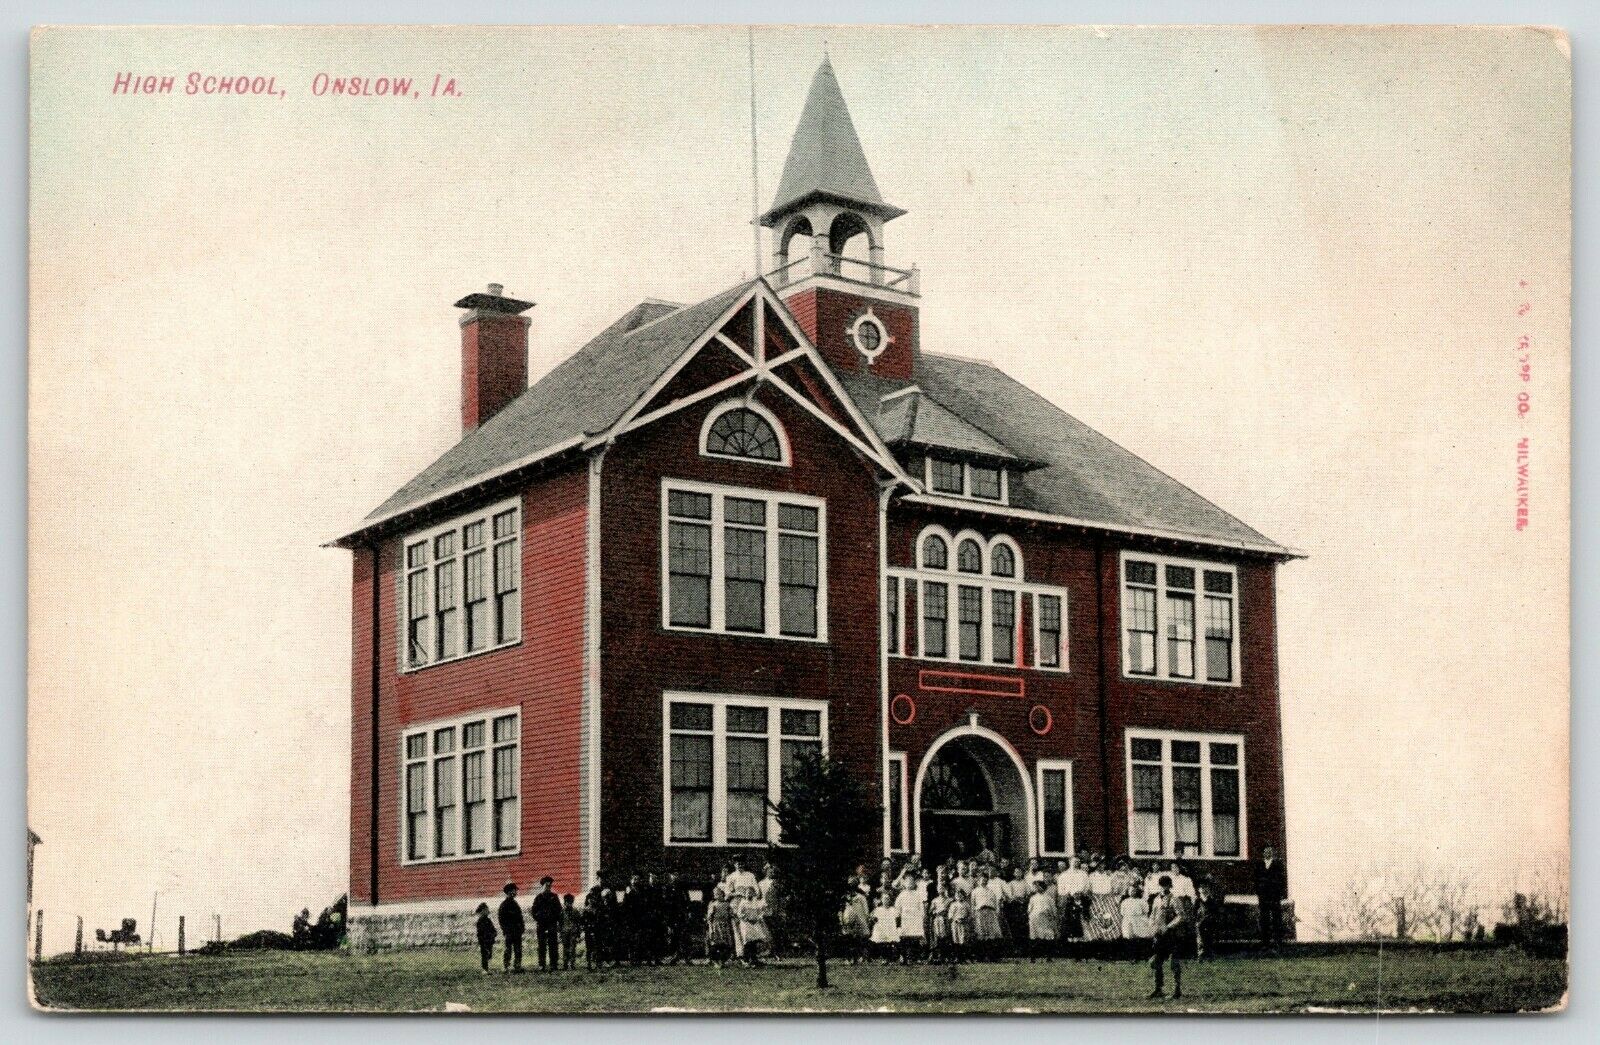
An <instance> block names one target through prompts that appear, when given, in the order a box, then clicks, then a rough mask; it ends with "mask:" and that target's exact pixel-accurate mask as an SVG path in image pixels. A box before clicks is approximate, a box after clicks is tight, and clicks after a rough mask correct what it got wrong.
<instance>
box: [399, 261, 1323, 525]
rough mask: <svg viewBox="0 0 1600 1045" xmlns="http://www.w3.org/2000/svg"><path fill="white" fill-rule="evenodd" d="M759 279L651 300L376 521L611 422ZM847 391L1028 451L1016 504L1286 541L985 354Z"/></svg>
mask: <svg viewBox="0 0 1600 1045" xmlns="http://www.w3.org/2000/svg"><path fill="white" fill-rule="evenodd" d="M750 288H751V284H750V283H742V284H740V285H739V286H736V287H733V288H731V289H729V290H726V291H724V292H722V293H721V294H717V295H716V296H714V297H711V298H707V299H706V300H705V301H702V302H700V303H699V304H695V305H689V306H687V307H679V306H676V305H672V304H668V303H665V302H657V301H646V302H642V303H640V304H639V305H636V306H634V307H633V308H632V309H630V310H629V311H628V312H627V313H626V314H624V315H623V316H622V317H621V318H620V319H618V320H617V321H616V322H615V323H613V324H612V325H611V326H609V327H607V328H606V329H605V330H603V331H602V332H601V333H600V334H599V335H598V336H597V337H595V338H594V340H592V341H590V342H589V343H588V344H587V345H585V346H584V347H583V348H581V349H579V350H578V351H577V352H576V353H575V354H574V355H572V356H571V357H570V358H569V359H567V360H566V361H565V362H563V363H561V364H560V365H559V366H557V367H556V368H555V369H554V370H552V371H550V373H548V374H546V375H545V376H544V377H543V378H541V379H540V380H539V381H538V382H537V383H536V384H534V385H533V387H531V388H529V389H528V390H527V391H526V392H524V393H523V394H522V395H520V396H518V397H517V398H516V399H515V400H513V401H512V402H511V403H510V404H509V405H508V406H507V407H506V408H505V409H504V410H502V411H500V413H498V414H496V415H495V416H493V417H491V418H490V419H489V420H488V421H486V422H484V424H483V425H481V426H480V427H478V428H477V429H475V430H474V431H472V432H470V433H468V434H467V435H466V436H465V437H464V438H463V439H462V440H461V442H459V443H457V444H456V445H455V446H453V447H451V448H450V449H449V450H448V451H446V452H445V453H444V455H443V456H441V457H440V458H439V459H438V460H436V461H434V462H433V464H431V465H429V466H428V467H427V468H425V469H423V471H422V473H421V474H420V475H418V476H417V477H416V478H415V479H413V480H411V481H410V482H409V483H406V484H405V486H403V487H401V488H400V489H399V490H398V491H396V492H395V494H394V495H393V496H391V497H390V498H389V499H388V500H386V501H384V502H383V504H381V505H379V506H378V508H377V509H375V510H374V511H373V512H372V514H371V515H369V516H367V520H368V521H369V522H370V521H372V520H376V519H379V518H380V517H381V518H387V517H390V516H393V515H396V514H399V513H400V512H402V511H404V510H406V509H408V508H413V507H419V506H421V505H423V504H425V503H427V502H428V501H430V500H432V499H433V498H435V497H437V496H439V495H440V494H442V493H444V492H445V491H447V490H450V489H452V488H454V487H457V486H461V485H465V484H468V483H470V482H471V481H472V480H474V479H478V478H482V477H487V476H488V475H490V474H491V473H493V472H495V471H497V470H499V469H502V468H505V467H507V466H509V465H512V464H514V463H515V462H517V461H519V460H523V459H526V458H529V457H533V456H535V455H537V454H539V453H540V452H541V451H545V450H549V449H551V448H552V447H555V446H558V445H560V444H561V443H564V442H567V441H569V440H571V439H573V438H575V437H579V436H585V435H592V434H595V433H598V432H601V431H604V430H605V429H606V428H608V427H610V426H611V425H612V424H613V423H615V422H616V421H617V419H618V418H620V417H621V416H622V415H623V414H624V413H625V412H627V410H628V408H629V407H630V406H632V405H633V404H634V403H635V402H636V401H637V400H638V399H639V397H640V396H641V395H643V394H644V393H645V391H646V390H647V389H648V388H649V387H650V385H651V384H652V383H654V382H655V380H656V379H657V378H659V377H660V376H661V375H662V374H663V373H665V372H666V370H667V368H668V367H670V366H671V365H672V363H673V362H674V361H676V360H677V359H678V357H679V356H681V355H682V354H683V353H684V351H685V350H687V349H688V347H689V346H690V345H691V344H693V343H694V342H695V341H696V340H697V339H698V338H699V337H700V336H701V335H702V334H704V333H705V332H706V331H707V330H708V329H709V328H710V327H711V325H712V324H713V323H715V322H716V320H717V318H718V317H720V316H721V315H722V314H723V313H724V312H726V311H727V310H728V309H729V308H730V307H731V306H732V305H733V304H734V303H735V302H736V301H737V300H738V299H739V298H740V297H742V296H743V295H744V294H745V293H747V292H748V291H749V290H750ZM837 376H838V378H839V380H840V382H841V384H843V385H844V388H845V391H846V392H847V393H848V394H849V396H850V397H851V399H853V400H854V401H855V403H856V405H857V406H858V407H859V408H860V410H861V413H862V414H863V415H864V416H865V417H866V418H868V419H869V420H870V421H871V422H872V423H873V426H874V427H875V428H876V429H877V431H878V434H879V436H880V437H881V438H882V439H883V440H884V442H885V443H888V444H890V445H897V444H898V445H915V446H932V447H940V448H944V449H950V450H955V451H958V452H964V453H970V454H976V455H981V456H985V457H990V458H1004V459H1010V460H1013V461H1017V462H1019V463H1021V464H1024V465H1026V466H1028V468H1031V470H1027V471H1024V470H1021V469H1019V470H1018V472H1017V473H1016V474H1015V475H1014V476H1013V478H1012V480H1011V484H1010V488H1011V503H1012V505H1013V506H1015V507H1018V508H1025V509H1032V510H1035V511H1039V512H1044V513H1047V514H1050V515H1060V516H1066V517H1068V518H1072V519H1079V520H1082V521H1083V522H1085V523H1087V524H1090V525H1096V524H1098V525H1102V526H1108V527H1112V528H1117V529H1127V528H1133V529H1139V530H1157V531H1165V532H1170V533H1174V534H1185V535H1190V536H1193V537H1194V538H1195V539H1196V540H1199V541H1202V542H1207V543H1223V544H1239V545H1249V546H1255V547H1259V548H1262V549H1265V550H1277V551H1280V552H1284V553H1289V554H1292V553H1291V552H1290V550H1289V549H1287V548H1285V547H1283V546H1282V545H1279V544H1277V543H1276V542H1274V541H1272V540H1271V539H1270V538H1268V537H1266V536H1264V535H1262V534H1261V533H1260V532H1258V531H1257V530H1255V529H1253V528H1251V527H1250V526H1248V525H1246V524H1245V523H1243V522H1241V521H1240V520H1238V519H1236V518H1234V517H1233V516H1232V515H1229V514H1228V513H1227V512H1225V511H1223V510H1222V509H1221V508H1218V507H1217V506H1216V505H1214V504H1212V503H1211V502H1210V501H1208V500H1206V499H1205V498H1204V497H1201V496H1200V495H1199V494H1197V493H1195V492H1194V491H1193V490H1191V489H1189V488H1188V487H1187V486H1185V485H1183V484H1182V483H1180V482H1178V481H1177V480H1175V479H1173V478H1172V477H1170V476H1168V475H1167V474H1166V473H1164V472H1162V471H1160V470H1159V469H1157V468H1156V467H1154V466H1153V465H1151V464H1149V463H1148V462H1146V461H1144V460H1143V459H1142V458H1140V457H1138V456H1137V455H1135V454H1133V453H1131V452H1129V451H1128V450H1125V449H1123V448H1122V447H1120V446H1118V445H1117V444H1116V443H1114V442H1112V441H1111V440H1109V439H1107V438H1106V437H1105V436H1103V435H1101V434H1100V433H1099V432H1096V431H1095V430H1094V429H1092V428H1090V427H1089V426H1088V425H1085V424H1084V423H1083V422H1081V421H1079V420H1078V419H1077V418H1075V417H1073V416H1072V415H1070V414H1068V413H1067V412H1065V411H1064V410H1062V409H1060V408H1059V407H1057V406H1055V405H1054V404H1052V403H1051V402H1049V401H1048V400H1046V399H1044V398H1043V397H1042V396H1040V395H1038V394H1037V393H1035V392H1034V391H1032V390H1031V389H1029V388H1028V387H1027V386H1026V385H1023V384H1021V383H1020V382H1018V381H1016V380H1013V379H1012V378H1011V377H1010V376H1008V375H1007V374H1005V373H1004V372H1002V371H1001V370H999V369H997V368H995V367H994V366H991V365H989V364H987V363H982V362H978V361H975V360H967V359H960V358H956V357H953V356H941V355H936V354H933V353H930V352H923V353H919V355H918V357H917V363H916V373H915V382H914V383H915V384H916V386H917V388H918V391H916V392H909V393H907V394H905V395H901V396H897V397H896V398H895V399H893V400H890V401H889V402H888V403H883V402H882V399H883V396H885V395H887V394H889V393H891V392H896V391H903V390H905V389H906V388H908V386H909V385H910V384H911V383H912V382H905V381H886V380H883V379H881V378H877V377H874V376H872V375H870V374H859V373H839V374H838V375H837Z"/></svg>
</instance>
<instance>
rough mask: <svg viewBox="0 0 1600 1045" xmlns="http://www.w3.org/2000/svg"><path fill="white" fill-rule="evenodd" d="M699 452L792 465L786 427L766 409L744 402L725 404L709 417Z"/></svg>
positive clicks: (713, 455) (702, 431)
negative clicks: (785, 433) (785, 432)
mask: <svg viewBox="0 0 1600 1045" xmlns="http://www.w3.org/2000/svg"><path fill="white" fill-rule="evenodd" d="M700 452H701V453H702V454H705V455H706V456H708V457H734V458H738V459H740V460H744V461H754V462H756V463H757V464H777V465H786V464H788V463H789V441H788V438H787V437H786V436H785V435H784V431H783V425H782V424H781V423H779V421H778V419H777V417H775V416H774V415H773V413H772V412H771V411H770V410H768V409H767V408H766V407H764V406H762V405H760V404H759V403H754V402H749V403H747V402H745V401H744V400H743V399H736V400H733V401H732V402H729V403H724V404H723V405H722V406H720V407H718V408H717V409H715V410H713V411H711V412H710V413H709V414H707V415H706V420H705V424H704V425H702V426H701V430H700Z"/></svg>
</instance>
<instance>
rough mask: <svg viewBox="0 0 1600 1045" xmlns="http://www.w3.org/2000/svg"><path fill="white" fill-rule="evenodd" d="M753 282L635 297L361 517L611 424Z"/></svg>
mask: <svg viewBox="0 0 1600 1045" xmlns="http://www.w3.org/2000/svg"><path fill="white" fill-rule="evenodd" d="M752 285H753V284H752V283H748V282H747V283H741V284H739V285H738V286H736V287H733V288H731V289H729V290H725V291H723V292H722V293H720V294H717V295H715V296H714V297H710V298H707V299H706V300H704V301H702V302H700V303H699V304H696V305H689V306H688V307H683V308H680V307H677V306H674V305H672V304H670V303H668V302H660V301H644V302H641V303H640V304H638V305H635V306H634V307H633V308H631V309H629V310H628V312H627V313H626V314H624V315H623V316H622V318H620V319H618V320H617V321H616V322H615V323H613V324H611V325H610V326H609V327H607V328H606V329H605V330H603V331H601V332H600V334H599V335H598V336H597V337H595V338H594V340H592V341H590V342H589V343H588V344H587V345H584V346H583V347H582V348H580V349H579V350H578V351H577V352H576V353H574V354H573V355H572V356H570V357H569V358H568V359H567V360H566V361H564V362H563V363H561V364H560V365H559V366H557V367H556V368H555V369H554V370H552V371H550V372H549V373H548V374H546V375H545V376H544V377H542V378H540V379H539V381H538V382H537V383H536V384H534V385H533V387H531V388H529V389H528V390H527V391H526V392H524V393H522V394H521V395H520V396H518V397H517V398H516V399H514V400H512V401H511V402H510V403H509V404H507V406H506V408H505V409H504V410H501V411H500V412H499V413H498V414H495V415H494V416H493V417H491V418H489V420H487V421H485V422H484V423H483V424H482V425H480V426H479V427H477V428H475V429H473V430H472V431H471V432H468V433H467V434H466V436H464V437H463V438H462V440H461V442H459V443H457V444H456V445H455V446H453V447H451V448H450V449H449V450H447V451H445V453H444V455H443V456H441V457H440V458H439V459H438V460H436V461H434V462H433V463H432V464H430V465H429V466H428V467H427V468H424V469H423V470H422V473H421V474H420V475H418V476H417V477H416V478H415V479H412V480H411V481H410V482H409V483H406V484H405V485H404V486H402V487H401V488H400V489H399V490H396V491H395V492H394V494H393V495H392V496H390V497H389V499H388V500H386V501H384V502H383V503H382V504H381V505H379V506H378V507H377V508H376V509H375V510H374V511H373V512H372V514H370V515H368V516H367V518H366V522H367V523H372V522H375V521H378V520H380V519H384V518H388V517H391V516H394V515H397V514H399V513H401V512H403V511H405V510H406V509H407V508H411V507H414V506H420V505H422V504H424V503H426V502H427V501H429V500H432V499H433V498H434V497H436V496H438V495H440V494H442V493H444V492H446V491H447V490H449V489H451V488H453V487H455V486H457V485H460V484H461V483H464V482H469V481H471V480H473V479H477V478H479V477H483V476H487V475H488V474H490V473H493V472H495V471H496V470H497V469H500V468H503V467H506V466H508V465H512V464H514V463H516V462H517V461H521V460H524V459H526V458H529V457H533V456H535V455H537V454H539V453H540V452H541V451H548V450H551V449H553V448H555V447H558V446H560V445H561V444H563V443H565V442H568V441H571V440H573V439H574V438H581V437H583V436H586V435H593V434H594V433H596V432H600V431H603V430H605V429H606V428H608V427H610V426H611V425H612V424H613V423H614V422H615V421H616V420H617V419H618V418H619V417H621V416H622V415H623V413H624V412H625V411H626V410H627V409H628V408H629V407H630V406H632V405H633V404H634V402H635V401H636V400H638V398H639V397H640V396H641V395H643V394H644V392H645V390H646V389H647V388H649V387H650V385H651V384H652V383H653V382H654V381H655V380H656V379H657V378H658V377H660V376H661V374H662V373H664V372H665V371H666V369H667V368H668V367H669V366H671V365H672V364H673V363H674V362H675V361H676V360H677V359H678V357H679V356H680V355H682V354H683V353H684V351H686V350H687V349H688V347H689V346H690V345H691V344H693V343H694V342H695V340H696V339H697V338H699V337H700V335H702V334H704V333H705V332H706V331H707V330H708V329H710V327H711V325H712V324H713V323H715V322H716V321H717V320H718V319H720V318H721V317H722V314H723V313H724V312H726V311H727V310H728V309H729V308H730V307H731V306H732V305H733V304H734V303H735V302H736V301H738V300H739V298H741V297H742V296H743V295H744V294H746V293H747V292H748V291H749V290H750V288H751V287H752Z"/></svg>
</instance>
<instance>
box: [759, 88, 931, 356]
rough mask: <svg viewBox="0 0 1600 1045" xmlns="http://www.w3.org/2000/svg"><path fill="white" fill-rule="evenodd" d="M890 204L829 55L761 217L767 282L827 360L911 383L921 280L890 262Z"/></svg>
mask: <svg viewBox="0 0 1600 1045" xmlns="http://www.w3.org/2000/svg"><path fill="white" fill-rule="evenodd" d="M904 213H905V211H904V210H901V209H900V208H899V207H896V206H893V205H891V204H889V203H886V202H884V199H883V195H882V193H880V192H879V191H878V183H877V181H876V180H875V179H874V178H873V176H872V168H871V167H870V166H868V165H867V157H866V153H865V152H863V151H862V148H861V139H860V138H859V137H857V135H856V128H855V123H854V122H852V120H851V119H850V110H849V108H847V107H846V106H845V102H844V93H843V92H842V91H841V90H840V89H839V79H838V77H836V76H835V75H834V72H833V64H832V63H831V62H829V61H828V59H827V58H826V57H824V58H823V59H822V64H821V65H820V66H818V67H817V72H816V75H815V76H813V77H812V78H811V90H810V93H808V94H807V95H806V104H805V108H804V109H803V110H802V111H801V113H800V124H799V126H798V127H796V128H795V132H794V140H793V141H792V142H791V143H790V145H789V158H788V159H787V160H785V161H784V165H783V178H782V180H781V181H780V182H779V184H778V194H777V196H776V197H775V198H774V200H773V203H772V206H771V207H770V208H769V209H768V210H767V212H766V213H765V214H763V215H762V216H761V224H763V225H765V226H766V227H767V228H769V229H771V230H772V237H773V239H772V271H771V272H769V273H767V280H768V282H770V283H771V284H772V286H773V289H775V290H776V291H777V292H778V293H779V294H780V295H781V296H782V297H783V299H784V303H785V304H787V305H788V306H789V311H790V312H792V313H794V316H795V318H796V319H797V320H798V321H799V323H800V325H801V327H802V328H804V329H805V332H806V335H807V336H808V337H810V338H811V341H812V343H813V344H815V345H816V346H817V349H818V351H820V352H821V353H822V355H823V357H824V358H825V359H827V360H828V363H829V364H830V365H832V366H833V367H835V368H837V369H839V370H844V371H851V372H867V373H872V374H875V375H877V376H879V377H884V378H890V379H895V380H910V378H911V372H912V367H913V361H914V359H915V357H916V353H917V302H918V287H917V283H918V277H917V272H916V270H915V269H898V268H892V267H890V266H889V265H886V264H885V263H884V246H883V227H884V225H885V224H886V223H888V222H889V221H891V220H893V219H895V218H898V217H899V216H900V215H902V214H904Z"/></svg>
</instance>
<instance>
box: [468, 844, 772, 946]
mask: <svg viewBox="0 0 1600 1045" xmlns="http://www.w3.org/2000/svg"><path fill="white" fill-rule="evenodd" d="M553 886H554V879H552V878H549V877H545V878H543V879H541V880H540V882H539V892H538V893H537V894H535V896H534V898H533V902H532V903H531V904H529V905H528V910H527V915H526V917H524V913H523V910H522V906H521V903H520V902H519V901H518V899H517V886H516V883H515V882H507V883H506V884H505V889H504V893H505V898H504V899H503V900H502V901H501V902H500V906H499V908H498V910H496V911H493V912H491V911H490V908H489V905H488V904H487V903H480V904H479V905H478V908H477V911H476V916H477V918H476V931H477V938H478V952H479V964H480V966H481V968H482V969H483V971H484V972H486V973H487V972H488V971H489V966H490V963H491V960H492V958H493V956H494V948H495V943H496V941H497V940H500V939H503V944H502V952H501V966H502V968H503V969H504V970H505V971H507V972H521V971H522V941H523V936H524V935H525V932H526V926H527V923H528V922H529V921H531V922H532V923H533V926H534V932H535V936H536V940H537V945H538V964H539V968H540V969H541V970H546V971H552V972H553V971H557V970H561V969H574V968H576V967H577V959H578V952H579V947H580V946H581V947H582V950H583V956H584V964H585V966H586V967H587V968H589V969H597V968H601V967H604V966H606V965H613V966H614V965H622V964H625V963H626V964H632V965H662V964H677V963H679V962H686V961H689V960H690V958H691V957H692V955H693V953H694V951H695V950H696V949H697V947H696V945H697V944H699V943H700V942H701V931H700V930H701V928H703V931H704V935H703V941H704V945H705V955H706V957H707V958H708V959H709V960H710V961H711V963H712V964H714V965H717V966H719V967H720V966H725V965H727V964H728V963H729V962H730V961H733V960H736V959H737V960H741V961H744V962H745V963H747V964H749V965H760V964H761V963H762V956H763V955H767V954H771V953H772V952H773V950H774V940H775V937H776V936H777V935H778V934H777V933H776V932H775V928H776V926H777V925H778V924H781V923H779V921H778V919H779V907H778V888H777V885H776V872H775V871H774V869H773V868H772V867H771V865H768V866H767V868H766V870H765V873H764V875H763V877H761V878H757V877H756V876H755V874H754V873H753V872H751V871H749V870H747V869H746V868H745V866H744V861H743V860H742V859H741V858H738V857H735V858H734V859H733V860H732V862H731V863H729V864H728V865H727V866H725V867H724V868H723V870H722V876H721V878H720V879H719V880H718V882H717V883H716V885H715V887H714V888H713V889H712V890H711V894H710V896H709V898H707V899H705V900H704V901H701V900H700V899H699V897H696V896H693V895H692V894H691V892H690V890H689V889H688V888H686V887H685V886H684V885H683V883H682V882H680V881H679V879H678V877H677V876H676V875H673V874H667V875H664V876H660V877H658V876H657V875H655V874H654V873H644V874H635V875H633V876H631V877H630V878H629V879H628V881H627V884H626V885H625V886H622V887H620V888H615V889H614V888H611V887H610V886H608V885H607V884H605V882H603V881H601V882H596V883H595V885H594V887H593V888H592V889H590V890H589V892H588V893H587V894H586V895H585V896H584V898H583V903H582V904H581V905H579V904H578V903H577V898H576V897H575V896H573V895H572V894H571V893H568V894H566V895H565V896H560V897H558V896H557V895H556V894H555V892H554V889H553ZM701 902H703V903H704V914H703V918H701V917H699V914H700V912H699V908H698V904H699V903H701Z"/></svg>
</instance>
